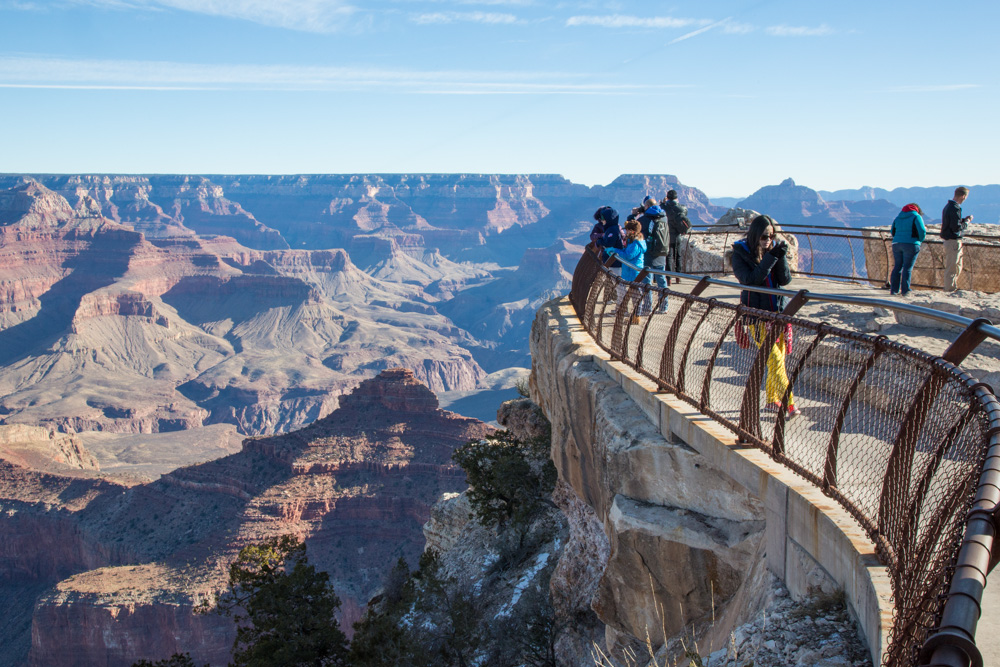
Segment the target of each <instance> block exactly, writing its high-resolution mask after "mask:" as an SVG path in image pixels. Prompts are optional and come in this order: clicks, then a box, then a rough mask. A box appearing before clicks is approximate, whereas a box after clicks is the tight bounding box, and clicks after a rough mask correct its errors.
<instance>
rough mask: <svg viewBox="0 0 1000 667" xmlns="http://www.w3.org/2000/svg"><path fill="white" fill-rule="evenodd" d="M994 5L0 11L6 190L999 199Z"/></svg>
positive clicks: (235, 5) (515, 0)
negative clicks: (527, 187) (805, 192)
mask: <svg viewBox="0 0 1000 667" xmlns="http://www.w3.org/2000/svg"><path fill="white" fill-rule="evenodd" d="M998 33H1000V3H998V2H996V0H988V1H987V0H983V1H973V2H956V3H951V4H948V5H945V4H942V3H939V2H933V3H932V2H925V1H923V0H916V1H910V2H905V3H904V2H896V1H888V2H877V1H873V0H866V1H864V2H861V1H854V0H841V1H839V2H827V1H825V0H797V1H795V2H790V1H783V0H782V1H772V2H768V1H766V0H765V1H761V2H733V1H727V0H703V1H702V2H675V3H669V2H663V3H661V2H629V1H620V2H615V1H611V2H590V1H588V0H580V1H577V2H575V1H572V0H570V1H556V2H542V1H540V0H480V1H475V0H374V1H362V0H357V1H353V2H352V1H351V0H286V1H281V0H0V123H2V125H3V134H2V137H3V139H2V140H0V172H8V173H9V172H46V173H53V172H58V173H63V172H74V173H75V172H112V173H286V174H287V173H374V172H378V173H385V172H421V173H422V172H486V173H559V174H562V175H564V176H566V177H567V178H569V179H571V180H573V181H575V182H578V183H586V184H588V185H594V184H606V183H609V182H610V181H611V180H612V179H614V178H615V177H616V176H617V175H619V174H622V173H651V174H662V173H668V174H675V175H677V176H678V177H679V178H680V179H681V181H682V182H684V183H685V184H688V185H693V186H695V187H699V188H701V189H702V190H704V191H705V192H706V193H708V194H709V195H710V196H744V195H748V194H750V193H752V192H753V191H754V190H756V189H758V188H759V187H762V186H764V185H772V184H776V183H778V182H780V181H781V180H783V179H784V178H786V177H789V176H790V177H792V178H794V179H795V180H796V182H798V183H799V184H802V185H807V186H809V187H812V188H815V189H837V188H848V187H860V186H862V185H873V186H880V187H886V188H892V187H898V186H931V185H954V184H968V185H977V184H985V183H1000V167H998V164H1000V162H998V155H1000V139H998V137H1000V133H998V131H997V118H998V117H1000V88H998V83H1000V81H998V78H1000V73H998V72H1000V67H998V66H1000V47H998V46H997V45H998V43H1000V39H998V37H997V34H998Z"/></svg>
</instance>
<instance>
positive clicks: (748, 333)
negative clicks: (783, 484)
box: [570, 249, 1000, 667]
mask: <svg viewBox="0 0 1000 667" xmlns="http://www.w3.org/2000/svg"><path fill="white" fill-rule="evenodd" d="M648 273H651V272H649V271H643V272H641V273H640V274H639V277H638V279H637V282H625V281H623V280H622V279H621V278H619V277H618V276H616V275H614V274H613V273H612V272H611V271H610V270H609V269H608V268H607V267H605V266H603V265H602V264H601V261H600V259H599V258H598V257H597V255H596V254H594V253H593V252H592V251H590V250H589V249H588V250H587V251H586V252H585V253H584V255H583V257H582V258H581V259H580V262H579V263H578V265H577V267H576V270H575V272H574V275H573V287H572V291H571V293H570V299H571V301H572V303H573V306H574V308H575V309H576V312H577V315H578V317H579V319H580V322H581V323H582V324H583V326H584V327H585V328H586V329H587V331H588V332H589V333H590V335H591V336H593V338H594V340H595V342H596V343H597V344H598V345H599V346H600V347H601V348H603V349H604V350H606V351H607V352H608V353H609V354H610V355H611V357H612V358H613V359H616V360H619V361H622V362H624V363H625V364H627V365H629V366H630V367H632V368H633V369H635V370H636V371H637V372H639V373H640V374H642V375H644V376H645V377H647V378H649V379H651V380H653V381H654V382H656V384H657V386H658V387H659V389H660V390H661V391H665V392H670V393H672V394H674V395H676V396H677V397H678V398H680V399H682V400H684V401H686V402H687V403H690V404H691V405H693V406H695V407H696V408H697V409H698V410H699V411H700V412H701V413H702V414H705V415H707V416H709V417H711V418H712V419H714V420H715V421H717V422H719V423H720V424H722V425H723V426H725V427H727V428H729V429H730V430H732V431H733V432H734V433H736V434H737V436H738V437H739V439H740V440H741V441H742V442H744V443H746V444H749V445H752V446H754V447H757V448H759V449H761V450H762V451H764V452H766V453H767V454H768V455H769V456H770V457H771V458H773V459H774V460H775V461H778V462H780V463H782V464H784V465H786V466H788V467H789V468H791V469H792V470H794V471H795V472H797V473H798V474H800V475H802V476H803V477H804V478H805V479H806V480H808V481H809V482H811V483H812V484H815V485H816V486H817V487H818V488H820V489H821V490H822V491H823V493H825V494H826V495H827V496H829V497H831V498H833V499H834V500H836V501H837V502H838V503H839V504H840V505H841V506H842V507H843V508H844V509H845V510H847V511H848V512H849V513H850V514H851V515H852V516H853V517H854V518H855V519H856V520H857V521H858V523H859V524H860V525H861V527H862V528H863V529H864V530H865V532H866V533H867V535H868V537H869V538H870V539H871V541H872V542H873V544H874V545H875V549H876V553H877V554H878V556H879V558H880V560H881V562H882V563H883V564H884V565H885V566H886V568H887V570H888V572H889V574H890V578H891V582H892V596H893V625H892V627H891V628H890V630H889V643H888V646H887V647H885V652H884V653H883V656H882V664H883V665H886V666H891V667H901V666H904V665H905V666H914V665H920V664H931V665H947V666H949V667H958V666H961V667H968V666H969V665H981V664H982V659H981V657H979V651H978V649H976V646H975V627H976V621H977V619H978V617H979V604H980V601H981V599H982V590H983V588H984V587H985V583H986V574H987V572H988V571H989V569H990V567H991V566H992V565H993V564H995V563H994V562H993V560H995V559H993V560H991V554H992V540H993V535H994V532H995V530H996V529H995V526H996V514H997V511H996V510H997V501H998V500H1000V403H998V402H997V399H996V397H995V396H994V395H993V391H992V389H991V388H990V387H989V386H987V385H985V384H983V383H981V382H978V381H977V380H976V379H975V378H973V377H971V376H970V375H969V374H967V373H966V372H964V371H963V370H962V369H961V368H959V367H958V364H960V363H961V361H962V360H963V359H964V358H965V357H966V356H967V355H968V354H969V353H970V352H971V351H972V350H973V349H975V348H976V346H977V345H979V344H980V343H982V342H983V341H985V340H986V339H993V340H994V341H1000V329H998V328H997V327H994V326H992V325H991V324H990V323H989V322H988V321H985V320H975V321H972V320H968V319H966V318H962V317H959V316H956V315H951V314H949V313H942V312H939V311H934V310H931V309H928V308H921V307H918V306H912V305H909V304H898V303H895V302H891V301H888V300H876V299H862V298H858V297H846V296H839V295H822V294H813V293H809V292H806V291H805V290H803V291H801V292H798V293H794V292H788V291H784V290H773V289H767V288H757V287H748V286H743V285H738V284H735V283H731V282H726V281H721V280H713V279H710V278H708V277H707V276H706V277H703V278H700V280H699V278H698V277H695V276H690V275H686V274H681V273H671V272H653V273H663V274H665V275H668V276H673V277H678V278H684V277H687V278H693V279H694V280H697V281H698V284H697V285H696V286H695V287H694V289H693V290H692V291H691V293H690V294H684V293H680V292H676V291H671V290H669V289H667V288H660V287H654V286H653V285H651V284H644V283H643V282H642V280H643V278H645V276H646V275H647V274H648ZM712 284H714V285H722V286H727V287H734V288H738V289H740V290H751V291H759V292H765V293H768V294H775V295H782V296H785V297H791V299H790V301H789V302H788V306H787V307H786V308H785V309H784V311H783V312H781V313H772V312H765V311H761V310H756V309H752V308H748V307H746V306H743V305H735V304H732V303H727V302H725V301H723V300H720V299H716V298H704V297H702V296H701V295H702V294H703V293H704V290H705V289H706V288H707V287H708V286H709V285H712ZM808 301H832V302H839V303H854V304H858V303H867V304H871V305H873V306H876V305H877V306H882V307H887V308H895V309H897V310H906V311H909V312H913V313H916V314H919V315H922V316H925V317H931V318H933V319H938V320H943V321H946V322H949V323H951V324H957V325H960V326H965V327H966V328H965V331H964V332H963V333H962V334H961V335H959V336H958V338H957V339H956V340H955V341H954V342H953V343H952V345H951V346H950V347H949V349H948V351H946V352H945V354H944V355H942V356H940V357H935V356H932V355H929V354H927V353H924V352H921V351H919V350H915V349H912V348H909V347H907V346H904V345H901V344H899V343H895V342H893V341H890V340H888V339H887V338H885V337H884V336H877V337H873V336H870V335H865V334H861V333H857V332H853V331H847V330H844V329H839V328H837V327H833V326H830V325H828V324H825V323H817V322H812V321H807V320H804V319H799V318H796V317H795V314H796V312H797V311H798V310H799V308H801V307H802V305H804V304H805V303H806V302H808ZM668 304H669V308H668V307H667V306H668ZM762 394H764V396H762ZM792 405H794V406H795V408H796V409H797V410H800V411H801V413H800V414H797V415H790V412H789V408H790V407H791V406H792ZM970 508H971V514H968V522H967V521H966V519H967V513H969V512H970ZM967 523H968V526H967V525H966V524H967ZM928 661H930V662H928Z"/></svg>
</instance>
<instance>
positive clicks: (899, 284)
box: [889, 203, 927, 296]
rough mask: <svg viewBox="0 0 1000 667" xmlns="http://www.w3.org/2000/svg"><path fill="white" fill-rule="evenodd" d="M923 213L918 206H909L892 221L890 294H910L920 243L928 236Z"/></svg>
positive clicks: (890, 229) (890, 230)
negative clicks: (911, 278)
mask: <svg viewBox="0 0 1000 667" xmlns="http://www.w3.org/2000/svg"><path fill="white" fill-rule="evenodd" d="M922 214H923V211H922V210H920V206H918V205H917V204H913V203H910V204H907V205H906V206H904V207H903V210H902V211H900V212H899V215H897V216H896V219H895V220H893V221H892V227H890V228H889V232H890V233H891V234H892V273H891V274H889V293H890V294H892V295H896V294H901V295H903V296H906V295H907V294H909V293H910V276H911V275H912V273H913V265H914V264H915V263H916V261H917V255H919V254H920V243H921V242H922V241H923V240H924V237H926V236H927V227H926V226H925V225H924V219H923V218H922V217H921V215H922Z"/></svg>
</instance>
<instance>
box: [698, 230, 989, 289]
mask: <svg viewBox="0 0 1000 667" xmlns="http://www.w3.org/2000/svg"><path fill="white" fill-rule="evenodd" d="M778 226H779V229H780V233H781V234H782V235H783V236H785V237H794V238H795V240H796V241H797V244H796V246H797V247H796V256H797V260H796V261H797V266H796V268H795V270H794V273H796V274H799V275H804V276H812V277H815V278H833V279H839V280H855V281H860V282H867V283H870V284H872V285H877V286H880V287H881V286H883V285H887V284H888V283H889V273H890V272H891V271H892V265H893V258H892V235H891V234H890V233H889V228H888V227H886V228H884V229H880V228H876V227H868V228H860V229H858V228H851V227H829V226H823V225H781V224H779V225H778ZM705 236H720V237H722V241H721V244H722V245H721V247H722V248H723V252H720V253H718V254H717V255H715V256H716V257H717V261H718V265H717V266H710V265H706V264H705V259H706V258H705V257H702V258H701V260H700V261H699V265H700V266H704V268H703V269H700V270H702V271H703V273H707V274H725V273H731V272H732V271H731V269H730V267H729V263H728V252H727V249H728V248H730V247H731V245H732V242H733V241H736V240H738V239H741V238H743V237H744V236H746V229H741V228H738V227H735V226H733V227H719V226H718V225H695V226H694V227H693V228H692V229H691V231H690V232H689V233H688V234H686V235H685V236H684V237H682V239H683V240H682V246H681V256H682V257H685V256H688V254H689V253H690V252H691V247H692V240H693V239H694V238H698V237H705ZM963 246H964V247H965V248H966V259H965V263H966V264H967V266H966V269H965V271H966V272H968V273H977V272H979V271H981V270H982V271H985V270H989V269H988V267H995V266H996V265H998V264H1000V236H989V235H984V234H967V235H966V236H965V242H964V244H963ZM973 248H975V249H976V252H975V254H972V253H970V252H968V251H969V250H970V249H973ZM910 284H911V285H912V286H913V287H923V288H930V289H940V288H941V287H943V285H944V250H943V242H942V240H941V239H940V238H938V237H937V236H936V231H935V229H934V228H932V229H930V230H929V231H928V235H927V238H926V239H925V240H924V242H923V244H922V250H921V252H920V254H919V255H918V256H917V264H916V266H914V273H913V277H912V279H911V281H910ZM997 289H998V290H1000V285H998V286H997Z"/></svg>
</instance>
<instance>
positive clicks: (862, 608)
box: [531, 298, 892, 664]
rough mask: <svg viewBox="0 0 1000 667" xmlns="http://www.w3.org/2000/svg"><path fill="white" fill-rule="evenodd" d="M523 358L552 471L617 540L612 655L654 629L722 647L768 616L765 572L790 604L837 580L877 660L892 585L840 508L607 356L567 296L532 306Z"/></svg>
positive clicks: (602, 610) (604, 609) (611, 565)
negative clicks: (527, 358) (548, 439)
mask: <svg viewBox="0 0 1000 667" xmlns="http://www.w3.org/2000/svg"><path fill="white" fill-rule="evenodd" d="M531 353H532V354H531V356H532V375H531V394H532V397H534V398H535V400H536V402H537V403H538V404H539V405H540V406H541V407H542V408H543V410H544V411H545V413H546V415H547V416H548V418H549V420H550V421H551V422H552V458H553V460H554V461H555V463H556V467H557V469H558V470H559V475H560V478H561V479H562V480H564V481H565V482H567V483H568V484H569V486H570V487H572V489H573V491H574V492H575V493H576V494H577V495H578V496H579V497H580V498H581V499H582V500H583V501H584V502H586V503H587V504H588V505H589V506H590V507H592V508H593V509H594V511H595V512H596V515H597V517H598V519H599V520H600V521H601V522H602V523H603V525H604V530H605V532H606V533H607V535H608V539H609V542H610V544H611V556H610V558H609V560H608V564H607V566H606V568H605V571H604V575H603V577H602V580H601V584H600V585H599V587H598V593H597V595H596V597H595V599H594V600H593V602H592V606H593V608H594V609H595V611H597V613H598V615H599V616H600V618H601V620H602V621H603V622H604V623H605V624H606V625H607V628H608V632H607V637H606V641H607V644H608V648H609V649H612V650H613V649H615V648H616V647H620V646H622V645H625V644H627V643H629V642H632V641H634V639H635V638H637V637H645V636H646V632H647V631H648V632H649V634H650V636H651V637H652V639H653V641H654V642H660V641H662V639H663V633H661V632H660V631H659V629H660V628H661V627H663V628H664V629H665V630H666V635H667V636H668V637H669V636H674V635H675V634H677V633H680V632H687V631H688V629H691V628H693V630H694V633H695V635H696V637H697V638H698V640H699V642H700V645H701V646H702V647H705V646H713V645H714V646H716V647H718V646H722V645H724V643H725V642H726V640H727V638H728V635H729V633H730V632H731V630H732V628H734V627H736V626H737V625H740V624H742V623H745V622H747V621H749V620H751V619H753V618H754V617H755V616H758V615H759V614H760V613H761V611H762V610H763V605H764V589H765V588H766V586H765V584H764V582H765V580H766V572H767V570H770V571H771V572H773V573H774V574H776V575H777V576H778V577H780V578H781V579H782V580H783V581H784V582H785V584H786V585H787V587H788V589H789V591H790V592H791V593H792V595H793V596H794V597H797V598H802V597H804V596H806V595H807V594H809V593H810V592H811V591H814V590H815V589H816V588H823V589H831V588H842V589H843V590H844V592H845V594H846V598H847V601H848V604H849V606H850V608H851V610H852V613H853V614H854V615H855V616H856V618H857V620H858V622H859V625H860V627H861V629H862V632H863V633H864V634H865V640H866V642H867V645H868V648H869V651H870V654H871V656H872V661H873V663H874V664H880V662H881V660H880V657H881V654H882V652H883V650H884V649H885V647H886V645H887V632H888V628H889V627H890V624H891V621H892V606H891V601H890V590H891V588H890V581H889V577H888V573H887V571H886V569H885V568H884V567H882V566H881V565H880V563H879V562H878V559H877V558H876V556H875V553H874V547H873V546H872V545H871V543H870V542H869V541H868V539H867V537H866V536H865V535H864V533H863V531H862V530H861V528H860V527H858V526H857V524H856V523H855V522H854V520H853V519H852V518H851V517H850V515H849V514H848V513H847V512H845V511H844V510H842V509H841V508H840V506H839V505H837V504H836V503H834V501H832V500H831V499H829V498H828V497H826V496H824V495H823V494H822V493H820V491H819V490H818V489H816V488H815V487H813V486H811V485H810V484H808V483H806V482H805V481H803V480H802V479H801V478H799V477H798V476H797V475H795V474H794V473H791V472H790V471H788V470H787V469H785V468H784V467H782V466H780V465H778V464H777V463H775V462H773V461H772V460H771V459H770V458H768V457H767V456H766V455H765V454H764V453H763V452H760V451H758V450H756V449H752V448H748V447H745V446H741V445H738V444H737V443H736V438H735V436H734V435H733V434H732V433H731V432H729V431H728V430H726V429H724V428H723V427H721V426H720V425H718V424H716V423H715V422H714V421H712V420H711V419H710V418H708V417H706V416H704V415H702V414H700V413H699V412H697V411H696V410H695V409H694V408H693V407H691V406H690V405H688V404H687V403H684V402H683V401H680V400H678V399H676V398H673V397H671V396H669V395H667V394H658V393H656V387H655V385H654V384H653V383H652V382H650V381H648V380H646V379H645V378H642V377H641V376H639V375H638V374H636V373H635V372H634V371H632V370H631V369H630V368H628V367H627V366H625V365H624V364H621V363H619V362H614V361H611V360H610V359H609V358H608V355H607V354H606V353H604V352H603V351H602V350H601V349H600V348H598V347H597V346H596V345H595V344H594V343H593V341H592V340H591V338H590V337H589V335H587V333H586V332H585V331H584V330H583V328H582V326H581V325H580V323H579V320H578V319H577V318H576V313H575V312H574V310H573V307H572V306H571V305H570V303H569V300H568V298H562V299H556V300H553V301H550V302H548V303H547V304H545V305H544V306H543V307H542V308H541V309H539V311H538V313H537V315H536V318H535V322H534V325H533V327H532V333H531ZM658 610H660V611H658ZM713 617H714V621H713V620H712V619H713Z"/></svg>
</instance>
